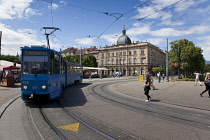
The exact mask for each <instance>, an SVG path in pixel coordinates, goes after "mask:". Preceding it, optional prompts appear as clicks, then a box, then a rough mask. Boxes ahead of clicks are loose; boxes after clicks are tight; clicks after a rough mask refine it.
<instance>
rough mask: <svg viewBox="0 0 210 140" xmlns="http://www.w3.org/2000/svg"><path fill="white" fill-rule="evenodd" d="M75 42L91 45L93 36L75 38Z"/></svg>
mask: <svg viewBox="0 0 210 140" xmlns="http://www.w3.org/2000/svg"><path fill="white" fill-rule="evenodd" d="M75 42H76V43H78V44H83V45H92V44H94V38H82V39H76V40H75Z"/></svg>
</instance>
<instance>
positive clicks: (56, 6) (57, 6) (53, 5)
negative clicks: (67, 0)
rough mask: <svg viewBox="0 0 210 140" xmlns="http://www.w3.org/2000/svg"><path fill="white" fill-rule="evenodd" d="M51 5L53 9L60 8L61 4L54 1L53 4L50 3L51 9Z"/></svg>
mask: <svg viewBox="0 0 210 140" xmlns="http://www.w3.org/2000/svg"><path fill="white" fill-rule="evenodd" d="M51 7H52V9H57V8H59V5H57V4H55V3H53V4H52V5H51V4H49V5H48V8H49V9H51Z"/></svg>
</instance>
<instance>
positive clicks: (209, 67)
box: [205, 64, 210, 72]
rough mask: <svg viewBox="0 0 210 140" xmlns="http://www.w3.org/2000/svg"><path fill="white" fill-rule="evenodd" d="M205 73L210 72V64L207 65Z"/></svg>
mask: <svg viewBox="0 0 210 140" xmlns="http://www.w3.org/2000/svg"><path fill="white" fill-rule="evenodd" d="M205 72H210V64H206V70H205Z"/></svg>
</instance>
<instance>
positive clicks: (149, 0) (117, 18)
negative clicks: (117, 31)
mask: <svg viewBox="0 0 210 140" xmlns="http://www.w3.org/2000/svg"><path fill="white" fill-rule="evenodd" d="M151 1H153V0H148V1H146V2H144V3H142V4H141V5H139V6H137V7H135V8H133V9H131V10H129V11H128V12H126V13H124V14H121V15H120V16H119V17H116V20H115V21H113V22H112V23H111V24H110V25H109V26H108V27H107V28H106V29H105V30H104V31H103V32H102V33H101V34H100V35H99V36H98V38H100V37H101V36H102V35H103V34H104V33H105V32H106V31H107V30H108V29H109V28H110V27H111V26H112V25H113V24H114V23H115V22H116V21H118V20H119V19H120V18H121V17H123V16H125V15H126V14H128V13H130V12H132V11H133V10H135V9H136V8H138V7H141V6H143V5H145V4H147V3H149V2H151Z"/></svg>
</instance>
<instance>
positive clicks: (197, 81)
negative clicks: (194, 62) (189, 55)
mask: <svg viewBox="0 0 210 140" xmlns="http://www.w3.org/2000/svg"><path fill="white" fill-rule="evenodd" d="M194 74H195V86H197V83H199V84H200V86H201V82H200V80H199V77H200V73H198V72H197V71H195V73H194Z"/></svg>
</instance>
